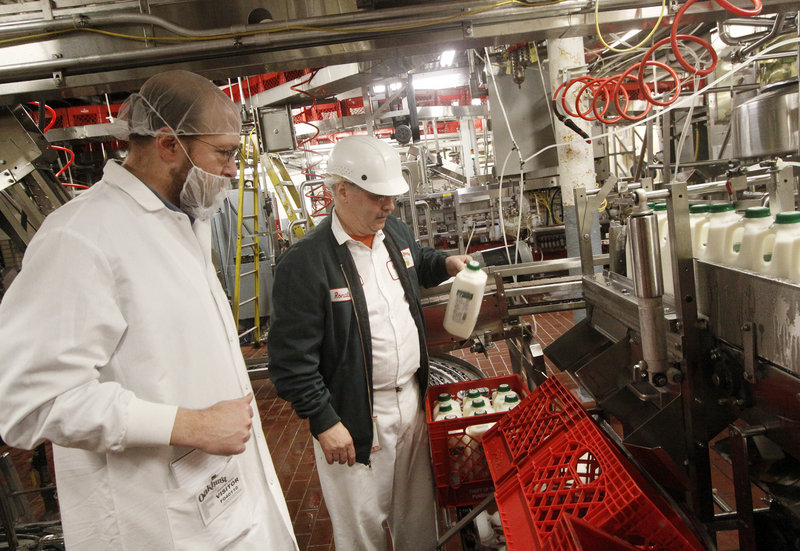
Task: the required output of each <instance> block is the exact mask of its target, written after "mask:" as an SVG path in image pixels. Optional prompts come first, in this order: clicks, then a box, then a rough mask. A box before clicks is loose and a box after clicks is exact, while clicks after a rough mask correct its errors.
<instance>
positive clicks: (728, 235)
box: [698, 203, 741, 265]
mask: <svg viewBox="0 0 800 551" xmlns="http://www.w3.org/2000/svg"><path fill="white" fill-rule="evenodd" d="M708 213H709V214H708V238H707V240H706V246H705V249H703V256H701V257H698V258H701V259H702V260H708V261H709V262H718V263H719V264H728V265H730V264H733V262H734V261H735V260H736V252H734V250H733V231H734V229H736V226H737V223H738V222H739V220H740V219H741V216H739V215H738V214H736V211H735V210H734V208H733V203H714V204H712V205H710V206H709V207H708Z"/></svg>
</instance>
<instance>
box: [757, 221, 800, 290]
mask: <svg viewBox="0 0 800 551" xmlns="http://www.w3.org/2000/svg"><path fill="white" fill-rule="evenodd" d="M772 234H773V235H774V236H775V245H774V246H773V248H772V256H771V258H770V261H769V262H768V263H767V270H766V272H767V274H769V275H772V276H776V277H780V278H783V279H790V278H791V277H792V274H793V273H794V272H795V271H796V269H795V267H794V264H795V263H796V262H797V260H798V258H797V254H798V244H797V243H798V239H800V212H779V213H778V214H776V215H775V223H774V224H772ZM768 254H769V253H765V254H764V256H765V257H766V256H767V255H768ZM765 260H766V258H765Z"/></svg>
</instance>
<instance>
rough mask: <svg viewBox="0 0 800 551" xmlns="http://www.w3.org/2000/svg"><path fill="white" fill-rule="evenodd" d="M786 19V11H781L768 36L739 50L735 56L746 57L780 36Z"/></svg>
mask: <svg viewBox="0 0 800 551" xmlns="http://www.w3.org/2000/svg"><path fill="white" fill-rule="evenodd" d="M784 19H786V14H785V13H779V14H777V15H776V16H775V24H774V25H773V26H772V29H771V30H770V31H769V32H768V33H767V35H766V36H764V37H762V38H760V39H758V40H756V41H755V42H753V43H752V44H748V45H747V46H745V47H744V48H742V49H741V50H739V51H738V52H736V53H735V54H734V57H736V58H738V59H744V58H746V57H747V56H748V55H750V53H751V52H753V51H754V50H755V49H756V48H758V47H759V46H761V45H762V44H764V43H765V42H767V41H768V40H770V39H772V38H774V37H776V36H778V35H779V34H780V32H781V27H783V20H784Z"/></svg>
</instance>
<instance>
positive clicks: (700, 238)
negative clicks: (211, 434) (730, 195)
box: [627, 203, 800, 294]
mask: <svg viewBox="0 0 800 551" xmlns="http://www.w3.org/2000/svg"><path fill="white" fill-rule="evenodd" d="M651 208H652V209H653V210H654V211H655V216H656V220H657V225H658V235H659V243H660V248H661V270H662V275H663V278H664V292H665V293H667V294H674V292H673V288H674V285H673V277H672V250H671V247H670V242H669V226H668V222H667V205H666V204H664V203H657V204H653V205H651ZM689 232H690V234H691V241H692V253H693V256H694V257H695V258H697V259H699V260H707V261H709V262H715V263H717V264H723V265H725V266H733V267H736V268H742V269H745V270H751V271H753V272H758V273H762V274H766V275H771V276H775V277H779V278H783V279H787V280H789V281H792V282H793V283H800V212H780V213H778V214H776V215H775V216H774V217H773V216H772V214H771V213H770V210H769V207H750V208H748V209H747V210H745V212H744V215H741V214H738V213H737V212H736V211H735V210H734V207H733V204H731V203H712V204H698V205H690V207H689ZM627 252H628V259H627V260H628V262H629V263H630V262H632V260H631V257H630V250H628V251H627ZM628 266H629V267H630V266H632V264H628ZM629 273H630V272H629Z"/></svg>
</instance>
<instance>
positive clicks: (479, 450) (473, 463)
mask: <svg viewBox="0 0 800 551" xmlns="http://www.w3.org/2000/svg"><path fill="white" fill-rule="evenodd" d="M503 383H507V384H509V385H511V389H512V390H514V391H515V392H516V393H517V394H519V395H520V398H524V397H525V396H527V395H528V388H527V387H526V386H525V383H523V382H522V379H521V378H520V376H519V375H508V376H505V377H490V378H487V379H478V380H474V381H464V382H460V383H450V384H446V385H435V386H431V387H429V388H428V392H427V394H426V397H425V412H426V418H427V420H428V436H429V438H430V444H431V457H432V458H433V474H434V480H435V482H436V497H437V498H438V500H439V506H440V507H456V506H461V505H474V504H476V503H480V502H481V501H483V499H484V498H485V497H486V496H487V495H489V494H490V493H492V491H493V490H494V482H493V481H492V477H491V473H490V472H489V467H488V465H487V464H486V457H485V455H484V452H483V447H482V446H481V443H480V442H478V441H475V440H474V439H472V438H471V437H470V436H469V435H468V434H467V433H466V429H467V427H469V426H471V425H480V424H483V423H494V422H497V421H499V420H500V419H502V418H503V416H504V415H505V414H506V412H501V413H490V414H488V415H481V416H480V417H461V418H458V419H448V420H446V421H434V420H433V408H434V405H435V404H436V398H437V397H438V396H439V394H440V393H442V392H448V393H450V394H453V395H456V394H457V393H458V392H459V391H464V392H466V391H467V390H469V389H471V388H482V389H485V391H484V394H485V393H489V394H491V392H492V391H494V390H496V389H497V387H498V386H499V385H501V384H503ZM518 407H519V406H518Z"/></svg>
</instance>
